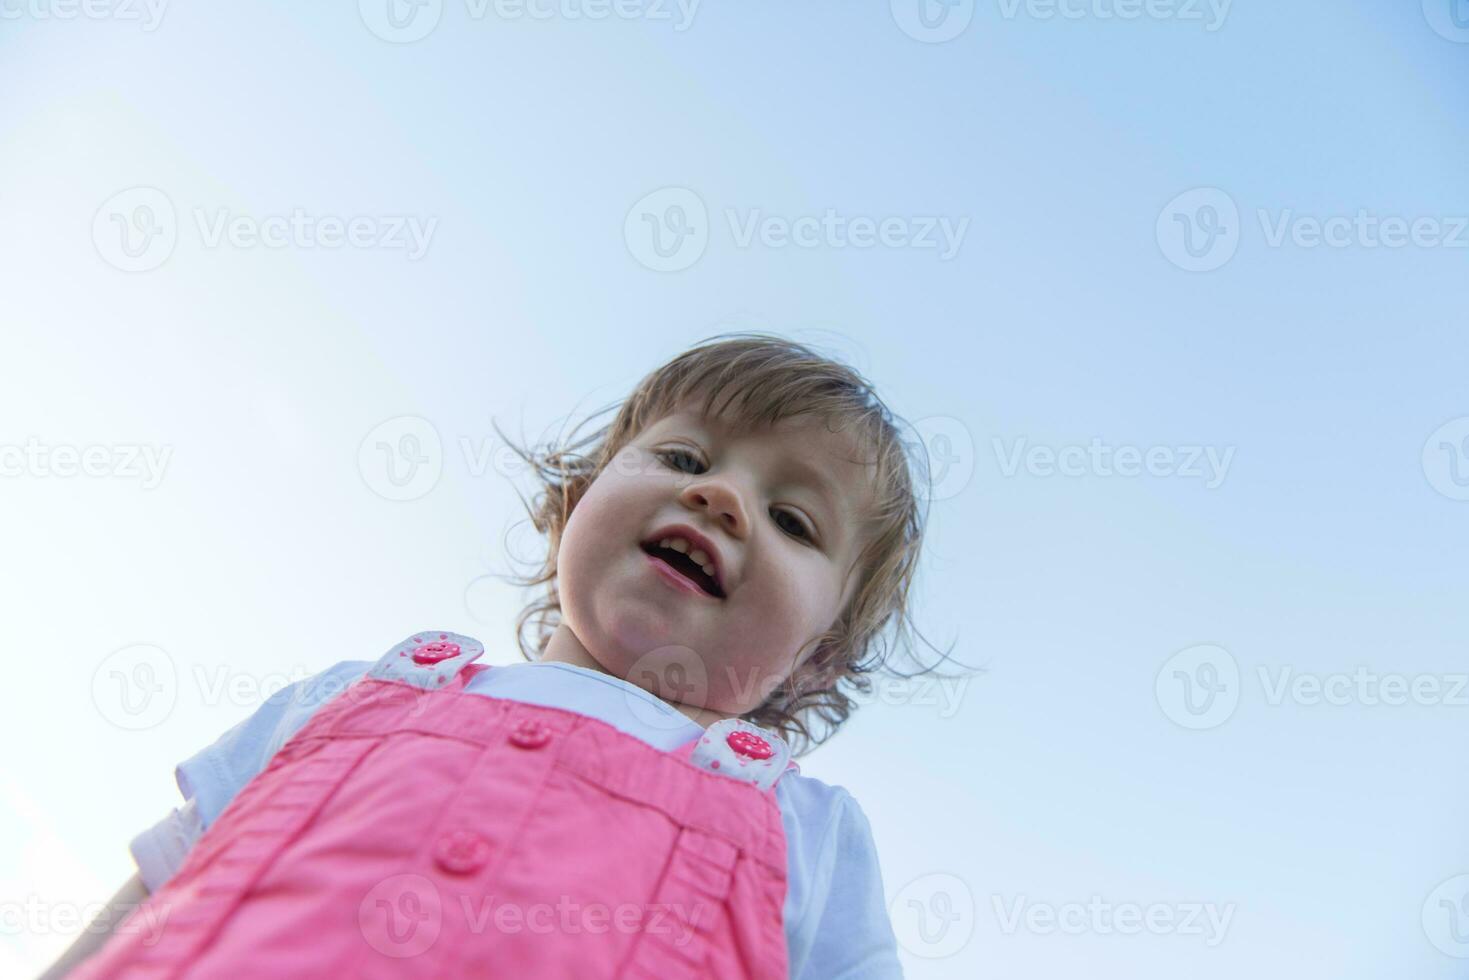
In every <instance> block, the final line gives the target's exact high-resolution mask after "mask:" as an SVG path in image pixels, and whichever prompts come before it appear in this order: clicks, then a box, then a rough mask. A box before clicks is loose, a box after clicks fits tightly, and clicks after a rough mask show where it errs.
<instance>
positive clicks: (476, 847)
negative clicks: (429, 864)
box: [434, 830, 490, 875]
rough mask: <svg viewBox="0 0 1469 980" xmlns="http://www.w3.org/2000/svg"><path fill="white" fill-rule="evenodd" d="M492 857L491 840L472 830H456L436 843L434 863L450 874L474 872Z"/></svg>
mask: <svg viewBox="0 0 1469 980" xmlns="http://www.w3.org/2000/svg"><path fill="white" fill-rule="evenodd" d="M489 859H490V842H489V841H487V840H485V839H484V838H483V837H481V836H480V835H479V834H476V833H475V832H474V831H472V830H456V831H453V832H452V833H448V834H445V835H444V836H443V837H440V838H439V840H438V843H437V844H435V845H434V863H435V864H437V865H438V866H439V867H441V868H443V869H444V870H445V871H447V872H449V873H450V874H456V875H467V874H473V873H474V872H476V871H478V870H479V869H480V868H482V867H484V865H485V862H486V861H488V860H489Z"/></svg>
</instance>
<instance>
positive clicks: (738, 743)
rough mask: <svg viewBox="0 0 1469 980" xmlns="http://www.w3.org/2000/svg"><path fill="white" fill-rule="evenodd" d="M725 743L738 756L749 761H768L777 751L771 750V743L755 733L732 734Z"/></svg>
mask: <svg viewBox="0 0 1469 980" xmlns="http://www.w3.org/2000/svg"><path fill="white" fill-rule="evenodd" d="M725 741H726V742H728V743H729V747H730V748H732V749H734V750H735V752H736V753H737V754H739V755H742V756H744V757H745V758H747V759H768V758H770V757H771V756H773V755H775V749H773V748H771V745H770V743H769V742H767V741H765V739H763V738H761V737H760V736H759V735H756V734H755V733H754V732H743V731H740V732H730V733H729V737H728V738H726V739H725Z"/></svg>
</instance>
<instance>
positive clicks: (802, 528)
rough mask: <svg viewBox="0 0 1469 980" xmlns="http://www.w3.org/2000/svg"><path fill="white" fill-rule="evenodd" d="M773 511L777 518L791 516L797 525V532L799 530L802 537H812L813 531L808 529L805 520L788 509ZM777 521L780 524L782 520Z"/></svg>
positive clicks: (792, 521)
mask: <svg viewBox="0 0 1469 980" xmlns="http://www.w3.org/2000/svg"><path fill="white" fill-rule="evenodd" d="M771 513H773V514H775V515H776V517H777V518H781V517H789V518H790V519H791V523H792V524H794V525H795V526H796V532H799V533H800V535H801V537H803V538H806V539H808V540H809V539H810V537H811V532H810V531H808V530H806V522H805V521H803V520H801V519H800V518H799V517H797V516H796V515H795V514H793V513H791V512H790V511H788V510H777V511H772V512H771ZM776 523H777V524H779V523H780V521H779V520H778V519H777V520H776Z"/></svg>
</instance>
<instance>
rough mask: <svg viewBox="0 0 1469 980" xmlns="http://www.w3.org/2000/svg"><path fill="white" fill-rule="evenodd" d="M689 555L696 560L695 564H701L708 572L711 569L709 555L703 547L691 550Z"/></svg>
mask: <svg viewBox="0 0 1469 980" xmlns="http://www.w3.org/2000/svg"><path fill="white" fill-rule="evenodd" d="M689 557H690V558H692V559H693V560H694V564H695V565H699V566H701V567H702V568H703V569H704V571H706V572H707V571H709V565H710V561H709V556H708V555H706V554H705V553H704V552H703V551H702V550H701V549H699V548H695V549H694V550H693V551H690V552H689Z"/></svg>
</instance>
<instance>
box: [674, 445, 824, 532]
mask: <svg viewBox="0 0 1469 980" xmlns="http://www.w3.org/2000/svg"><path fill="white" fill-rule="evenodd" d="M657 455H658V457H659V458H660V459H671V460H675V461H677V460H686V461H688V462H691V463H694V464H695V465H698V466H701V467H702V466H703V465H704V464H703V463H702V462H700V461H699V458H698V457H697V456H695V455H694V454H693V453H691V452H689V451H688V450H686V449H663V450H660V451H659V452H658V453H657ZM673 468H674V469H676V470H684V468H683V466H681V465H679V464H678V463H677V462H674V464H673ZM684 472H687V471H686V470H684ZM771 513H772V514H775V515H776V524H780V518H782V517H786V518H789V519H790V522H791V524H793V525H794V527H793V528H782V529H783V530H785V531H786V533H787V534H792V535H796V536H799V537H800V538H802V539H803V540H807V541H809V540H811V531H810V529H809V528H807V527H806V522H805V521H803V520H801V519H800V518H799V517H797V516H796V515H795V513H793V512H792V511H788V510H773V511H771Z"/></svg>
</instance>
